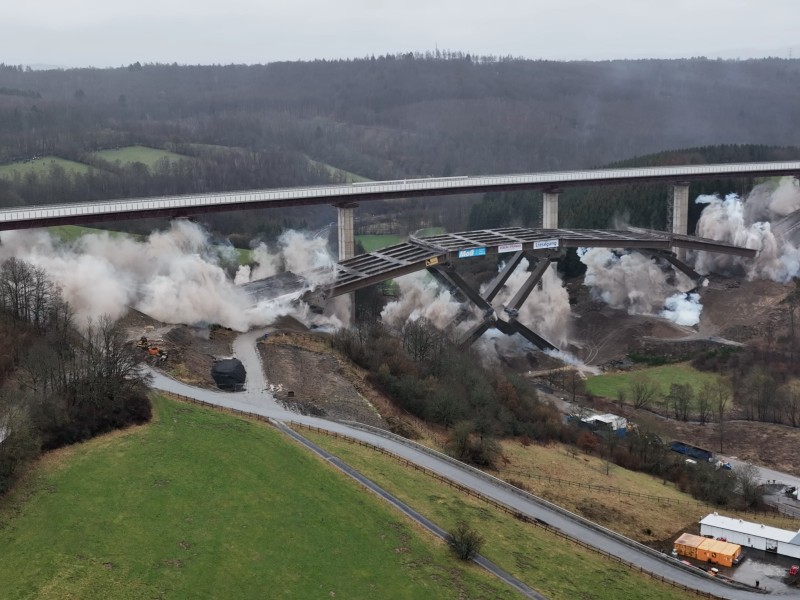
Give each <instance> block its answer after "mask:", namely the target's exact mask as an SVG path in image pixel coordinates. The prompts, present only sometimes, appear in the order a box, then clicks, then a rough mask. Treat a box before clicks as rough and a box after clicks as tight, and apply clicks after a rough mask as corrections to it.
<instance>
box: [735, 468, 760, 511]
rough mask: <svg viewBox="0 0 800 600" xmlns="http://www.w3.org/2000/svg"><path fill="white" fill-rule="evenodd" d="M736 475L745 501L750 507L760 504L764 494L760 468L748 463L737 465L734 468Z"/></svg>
mask: <svg viewBox="0 0 800 600" xmlns="http://www.w3.org/2000/svg"><path fill="white" fill-rule="evenodd" d="M734 475H735V476H736V483H737V484H738V486H739V493H740V494H741V495H742V498H743V499H744V503H745V505H746V506H747V507H748V508H751V507H757V506H760V505H761V503H762V500H763V496H764V490H763V489H762V488H761V484H760V483H759V473H758V469H757V468H756V467H755V466H753V465H751V464H746V465H742V466H741V467H737V468H736V469H735V470H734Z"/></svg>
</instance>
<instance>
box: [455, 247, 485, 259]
mask: <svg viewBox="0 0 800 600" xmlns="http://www.w3.org/2000/svg"><path fill="white" fill-rule="evenodd" d="M473 256H486V248H470V249H469V250H459V251H458V258H472V257H473Z"/></svg>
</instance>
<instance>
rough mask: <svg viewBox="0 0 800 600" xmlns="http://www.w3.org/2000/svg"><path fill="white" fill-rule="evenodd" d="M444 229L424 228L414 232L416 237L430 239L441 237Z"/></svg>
mask: <svg viewBox="0 0 800 600" xmlns="http://www.w3.org/2000/svg"><path fill="white" fill-rule="evenodd" d="M444 232H445V231H444V227H426V228H425V229H420V230H419V231H417V232H416V235H417V237H430V236H432V235H442V234H443V233H444Z"/></svg>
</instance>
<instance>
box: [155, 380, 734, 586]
mask: <svg viewBox="0 0 800 600" xmlns="http://www.w3.org/2000/svg"><path fill="white" fill-rule="evenodd" d="M164 393H165V394H166V395H168V396H170V397H172V398H175V399H178V400H182V401H184V402H188V403H191V404H197V405H199V406H204V407H207V408H211V409H214V410H217V411H220V412H226V413H233V414H236V415H240V416H245V417H248V418H251V419H255V420H258V421H261V422H264V423H269V424H272V420H271V419H270V418H269V417H266V416H264V415H260V414H258V413H252V412H248V411H243V410H239V409H236V408H229V407H224V406H219V405H217V404H212V403H209V402H205V401H203V400H198V399H196V398H191V397H189V396H184V395H182V394H177V393H173V392H164ZM288 424H289V425H291V426H293V427H297V428H300V429H304V430H306V431H311V432H314V433H317V434H320V435H325V436H328V437H332V438H335V439H341V440H343V441H346V442H348V443H352V444H356V445H358V446H361V447H363V448H367V449H369V450H372V451H375V452H378V453H380V454H383V455H385V456H387V457H389V458H391V459H393V460H395V461H397V462H399V463H401V464H402V465H404V466H406V467H408V468H411V469H413V470H415V471H419V472H421V473H423V474H425V475H427V476H429V477H431V478H433V479H435V480H436V481H439V482H440V483H443V484H445V485H447V486H449V487H451V488H453V489H455V490H458V491H459V492H461V493H463V494H465V495H467V496H470V497H472V498H475V499H477V500H480V501H481V502H484V503H486V504H489V505H490V506H493V507H494V508H496V509H498V510H500V511H502V512H503V513H505V514H507V515H509V516H511V517H513V518H514V519H516V520H518V521H521V522H523V523H527V524H530V525H533V526H535V527H538V528H540V529H543V530H545V531H547V532H549V533H551V534H553V535H555V536H557V537H560V538H562V539H564V540H568V541H570V542H572V543H574V544H576V545H578V546H580V547H581V548H584V549H585V550H587V551H589V552H592V553H594V554H598V555H600V556H603V557H604V558H606V559H608V560H610V561H613V562H615V563H618V564H620V565H623V566H625V567H627V568H629V569H631V570H632V571H635V572H638V573H641V574H643V575H646V576H647V577H650V578H651V579H653V580H655V581H660V582H662V583H664V584H666V585H668V586H670V587H673V588H676V589H679V590H682V591H685V592H689V593H692V594H694V595H695V596H697V597H700V598H710V599H712V600H726V599H725V597H724V596H717V595H716V594H713V593H711V592H703V591H700V590H697V589H695V588H692V587H689V586H687V585H684V584H682V583H679V582H677V581H673V580H671V579H668V578H666V577H664V576H663V575H659V574H658V573H654V572H653V571H650V570H648V569H645V568H644V567H641V566H639V565H637V564H635V563H632V562H630V561H627V560H625V559H623V558H620V557H618V556H615V555H613V554H611V553H609V552H606V551H605V550H602V549H601V548H597V547H595V546H592V545H590V544H587V543H586V542H584V541H583V540H580V539H578V538H575V537H573V536H571V535H568V534H566V533H564V532H563V531H561V530H560V529H557V528H556V527H553V526H552V525H550V524H549V523H547V522H546V521H543V520H542V519H539V518H536V517H531V516H530V515H527V514H525V513H523V512H520V511H518V510H516V509H514V508H511V507H509V506H507V505H505V504H503V503H501V502H498V501H496V500H494V499H493V498H490V497H489V496H486V495H484V494H482V493H480V492H478V491H476V490H473V489H472V488H468V487H466V486H464V485H462V484H460V483H458V482H456V481H453V480H452V479H449V478H447V477H445V476H443V475H440V474H439V473H437V472H436V471H432V470H431V469H428V468H427V467H423V466H422V465H418V464H417V463H415V462H412V461H410V460H408V459H407V458H403V457H402V456H399V455H397V454H395V453H393V452H391V451H389V450H386V449H385V448H381V447H380V446H376V445H374V444H370V443H369V442H365V441H363V440H359V439H357V438H354V437H351V436H348V435H343V434H341V433H337V432H335V431H329V430H327V429H322V428H320V427H315V426H313V425H307V424H305V423H299V422H296V421H290V422H289V423H288ZM563 481H566V480H563ZM572 483H577V482H572ZM585 485H589V484H585ZM599 487H602V486H599ZM692 568H694V567H687V569H692Z"/></svg>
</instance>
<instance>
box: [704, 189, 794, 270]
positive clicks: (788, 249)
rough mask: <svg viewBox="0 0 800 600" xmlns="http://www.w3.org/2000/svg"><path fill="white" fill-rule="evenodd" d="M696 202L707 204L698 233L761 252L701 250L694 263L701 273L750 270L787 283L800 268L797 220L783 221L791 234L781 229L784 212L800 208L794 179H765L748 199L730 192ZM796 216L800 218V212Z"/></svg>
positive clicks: (787, 213) (788, 212)
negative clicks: (794, 224)
mask: <svg viewBox="0 0 800 600" xmlns="http://www.w3.org/2000/svg"><path fill="white" fill-rule="evenodd" d="M695 202H697V203H698V204H705V205H706V206H705V208H704V209H703V212H702V213H701V215H700V220H699V221H698V223H697V235H699V236H701V237H707V238H710V239H713V240H717V241H721V242H726V243H730V244H736V245H738V246H745V247H747V248H751V249H753V250H756V251H757V254H756V257H755V259H749V258H742V257H738V256H730V255H724V254H711V253H708V252H697V253H695V257H694V268H695V270H697V271H698V272H699V273H701V274H707V273H720V274H724V275H745V276H746V277H747V278H748V279H751V280H752V279H772V280H773V281H778V282H781V283H786V282H788V281H789V280H791V279H792V278H794V277H797V275H798V273H800V249H799V248H798V245H797V242H796V241H795V240H793V238H792V236H791V223H788V224H787V223H781V226H782V227H785V228H786V229H787V231H789V234H788V235H782V234H781V233H780V232H778V231H777V230H776V229H775V225H776V224H777V223H778V221H779V220H780V219H781V218H782V217H785V216H787V215H791V214H792V213H793V212H795V211H797V210H798V209H800V188H798V185H797V183H795V180H794V179H793V178H790V177H786V178H783V179H781V181H780V182H779V184H778V185H777V186H776V185H775V184H774V183H771V182H768V183H764V184H760V185H758V186H756V187H755V188H753V190H752V192H750V194H748V195H747V198H745V199H744V200H742V199H741V198H740V197H739V196H737V195H736V194H729V195H728V196H726V197H725V198H724V199H723V198H719V197H718V196H699V197H698V198H697V200H696V201H695ZM787 220H788V221H792V220H793V219H792V217H789V218H788V219H787ZM795 220H797V221H800V216H798V217H797V219H795Z"/></svg>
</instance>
